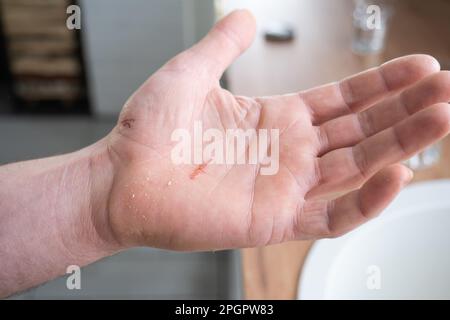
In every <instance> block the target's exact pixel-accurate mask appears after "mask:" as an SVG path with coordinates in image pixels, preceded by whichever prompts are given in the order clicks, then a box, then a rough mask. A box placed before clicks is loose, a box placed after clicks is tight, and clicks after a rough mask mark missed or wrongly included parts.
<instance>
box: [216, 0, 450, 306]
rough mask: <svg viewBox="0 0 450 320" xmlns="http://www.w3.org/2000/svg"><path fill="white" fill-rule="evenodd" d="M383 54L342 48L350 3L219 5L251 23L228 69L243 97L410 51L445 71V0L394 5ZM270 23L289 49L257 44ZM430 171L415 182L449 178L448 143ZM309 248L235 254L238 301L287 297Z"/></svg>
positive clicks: (290, 0) (449, 60)
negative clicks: (285, 32)
mask: <svg viewBox="0 0 450 320" xmlns="http://www.w3.org/2000/svg"><path fill="white" fill-rule="evenodd" d="M395 3H396V6H395V8H394V10H395V14H394V18H393V19H392V21H391V23H390V30H389V33H388V37H387V44H386V50H385V51H384V53H383V54H381V55H376V56H371V57H359V56H357V55H355V54H353V53H352V52H351V50H350V42H351V34H352V19H351V13H352V4H353V1H351V0H341V1H329V0H315V1H310V0H283V1H272V0H226V1H224V3H223V9H224V10H223V11H224V12H227V11H230V10H232V9H233V8H236V7H239V8H249V9H251V11H252V12H253V13H254V14H255V16H256V19H257V22H258V28H259V31H258V36H257V39H256V41H255V42H254V44H253V45H252V47H251V48H250V49H249V50H248V52H247V53H245V54H244V55H243V56H242V57H241V58H240V59H239V60H238V61H237V62H236V63H235V64H234V65H233V66H232V67H231V68H230V70H229V72H228V78H229V82H230V89H231V91H232V92H234V93H235V94H243V95H250V96H259V95H270V94H279V93H285V92H295V91H298V90H302V89H307V88H310V87H313V86H316V85H320V84H323V83H327V82H330V81H336V80H339V79H340V78H342V77H345V76H348V75H350V74H353V73H355V72H359V71H362V70H364V69H367V68H369V67H372V66H374V65H377V64H379V63H382V62H384V61H386V60H389V59H391V58H394V57H398V56H401V55H405V54H410V53H417V52H421V53H428V54H432V55H434V56H435V57H436V58H438V60H439V61H440V63H441V66H442V67H443V68H444V69H448V68H449V66H450V42H449V41H448V39H450V20H449V19H448V16H449V14H450V3H449V2H448V1H447V2H446V1H445V0H432V1H418V0H408V1H401V0H400V1H398V2H395ZM272 20H283V21H287V22H289V23H291V24H292V26H293V27H294V28H295V30H296V39H295V40H294V41H293V42H291V43H285V44H271V43H267V42H265V41H264V38H263V36H262V32H263V30H264V25H266V24H267V23H268V22H270V21H272ZM441 160H442V161H441V162H440V164H438V165H437V166H436V167H434V168H432V169H430V170H425V171H423V172H418V173H416V178H415V181H418V180H425V179H436V178H443V177H450V165H448V164H449V163H450V139H447V140H446V141H445V143H444V156H443V158H442V159H441ZM311 244H312V243H311V242H291V243H285V244H280V245H274V246H269V247H264V248H256V249H245V250H242V263H243V265H242V268H243V279H244V283H243V286H244V288H243V289H244V296H245V297H246V298H249V299H295V298H296V296H297V284H298V279H299V275H300V272H301V267H302V265H303V262H304V259H305V257H306V255H307V253H308V250H309V248H310V246H311Z"/></svg>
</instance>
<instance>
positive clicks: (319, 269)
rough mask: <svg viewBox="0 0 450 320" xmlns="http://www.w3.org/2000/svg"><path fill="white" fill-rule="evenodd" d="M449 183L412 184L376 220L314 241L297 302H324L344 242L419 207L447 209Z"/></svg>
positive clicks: (299, 283)
mask: <svg viewBox="0 0 450 320" xmlns="http://www.w3.org/2000/svg"><path fill="white" fill-rule="evenodd" d="M442 194H449V195H450V179H437V180H430V181H423V182H417V183H413V184H411V185H410V186H408V187H407V188H405V190H403V191H402V192H401V193H400V194H399V196H398V197H397V198H396V199H395V200H394V201H393V202H392V203H391V204H390V205H389V206H388V207H387V208H386V209H385V210H384V211H383V213H382V214H381V215H380V216H379V217H378V218H376V219H374V220H372V221H369V222H368V223H366V224H364V225H363V226H361V227H359V228H357V229H356V230H353V231H352V232H350V233H348V234H346V235H344V236H342V237H339V238H336V239H323V240H318V241H316V242H315V243H314V244H313V245H312V246H311V249H310V251H309V252H308V254H307V256H306V258H305V262H304V264H303V267H302V270H301V274H300V277H299V281H298V292H297V299H324V293H325V288H326V283H327V275H328V270H329V266H330V265H331V264H332V262H333V261H335V259H336V258H337V257H338V255H339V254H340V252H341V249H343V248H344V247H345V245H346V242H348V241H350V240H352V239H353V238H354V237H356V236H358V235H360V234H361V233H363V232H365V230H367V229H369V228H374V227H378V226H380V225H382V224H385V223H387V222H389V221H391V220H394V219H397V218H399V217H402V216H405V215H411V214H415V213H417V210H419V209H420V207H422V208H423V207H424V206H426V207H427V209H442V208H449V207H450V197H444V198H442V197H441V195H442Z"/></svg>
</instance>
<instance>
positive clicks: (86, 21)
mask: <svg viewBox="0 0 450 320" xmlns="http://www.w3.org/2000/svg"><path fill="white" fill-rule="evenodd" d="M80 5H81V10H82V32H83V42H84V51H85V58H86V63H87V71H88V78H89V86H90V94H91V103H92V106H93V109H94V113H95V114H99V115H106V116H115V115H117V114H118V113H119V112H120V110H121V108H122V105H123V103H124V102H125V101H126V99H127V98H128V97H129V96H130V95H131V94H132V93H133V92H134V91H135V90H136V89H137V88H138V87H139V86H140V84H141V83H142V82H144V81H145V80H146V79H147V78H148V77H149V76H150V75H151V74H152V73H153V72H155V71H156V70H157V69H158V68H159V67H160V66H161V65H162V64H164V63H165V62H166V61H167V60H168V59H170V58H171V57H172V56H174V55H175V54H177V53H178V52H180V51H182V50H183V49H184V48H185V47H186V46H189V45H191V44H192V43H193V42H195V41H196V40H197V39H198V38H199V37H200V36H202V35H203V34H204V33H206V32H207V29H209V27H210V26H211V24H212V23H213V20H214V5H213V1H212V0H126V1H124V0H81V1H80Z"/></svg>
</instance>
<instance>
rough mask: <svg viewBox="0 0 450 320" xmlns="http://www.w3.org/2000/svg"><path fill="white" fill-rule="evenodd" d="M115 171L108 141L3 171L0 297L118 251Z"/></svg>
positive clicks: (0, 171)
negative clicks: (112, 206) (112, 207)
mask: <svg viewBox="0 0 450 320" xmlns="http://www.w3.org/2000/svg"><path fill="white" fill-rule="evenodd" d="M112 170H113V169H112V165H111V162H110V161H109V156H108V151H107V147H106V144H105V142H104V141H100V142H99V143H97V144H95V145H93V146H90V147H88V148H86V149H83V150H80V151H78V152H75V153H71V154H67V155H62V156H58V157H53V158H47V159H40V160H33V161H27V162H21V163H16V164H11V165H6V166H2V167H0V297H4V296H8V295H10V294H13V293H15V292H18V291H22V290H25V289H28V288H30V287H33V286H36V285H38V284H40V283H43V282H45V281H47V280H50V279H53V278H55V277H57V276H59V275H62V274H64V273H65V271H66V268H67V266H69V265H79V266H83V265H86V264H89V263H91V262H93V261H96V260H98V259H100V258H102V257H105V256H107V255H110V254H112V253H114V252H116V251H117V250H118V249H119V246H118V245H117V244H116V242H115V240H114V235H113V234H112V232H111V230H110V228H109V223H108V208H107V203H108V199H107V198H108V194H109V188H110V187H111V184H112V179H113V173H112Z"/></svg>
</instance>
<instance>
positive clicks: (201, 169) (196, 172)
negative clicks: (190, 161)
mask: <svg viewBox="0 0 450 320" xmlns="http://www.w3.org/2000/svg"><path fill="white" fill-rule="evenodd" d="M208 163H209V161H208V162H207V163H202V164H201V165H199V166H198V167H197V168H195V170H194V171H193V172H192V173H191V175H190V176H189V178H191V180H194V179H195V178H196V177H197V176H198V175H199V174H201V173H205V168H206V166H207V165H208Z"/></svg>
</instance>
